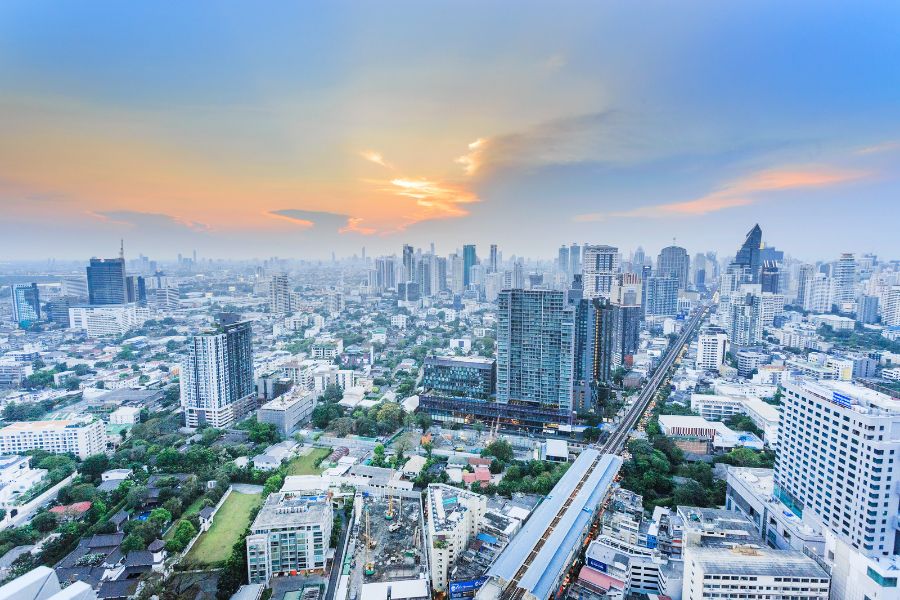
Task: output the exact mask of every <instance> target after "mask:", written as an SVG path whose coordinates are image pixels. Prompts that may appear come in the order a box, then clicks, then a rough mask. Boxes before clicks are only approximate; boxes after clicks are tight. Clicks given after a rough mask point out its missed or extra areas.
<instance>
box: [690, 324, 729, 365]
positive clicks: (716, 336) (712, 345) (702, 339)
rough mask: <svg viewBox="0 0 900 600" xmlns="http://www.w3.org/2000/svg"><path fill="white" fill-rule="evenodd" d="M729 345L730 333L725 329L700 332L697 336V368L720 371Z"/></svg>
mask: <svg viewBox="0 0 900 600" xmlns="http://www.w3.org/2000/svg"><path fill="white" fill-rule="evenodd" d="M729 347H730V345H729V343H728V334H727V333H725V331H723V330H720V329H711V330H707V331H704V332H702V333H700V335H699V336H697V362H696V366H697V368H698V369H703V370H705V371H718V370H719V367H720V366H722V365H723V364H724V363H725V357H726V356H727V355H728V349H729Z"/></svg>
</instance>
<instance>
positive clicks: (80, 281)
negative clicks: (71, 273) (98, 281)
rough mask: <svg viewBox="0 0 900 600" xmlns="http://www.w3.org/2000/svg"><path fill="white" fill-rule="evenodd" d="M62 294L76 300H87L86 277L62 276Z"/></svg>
mask: <svg viewBox="0 0 900 600" xmlns="http://www.w3.org/2000/svg"><path fill="white" fill-rule="evenodd" d="M62 292H63V296H69V297H71V298H75V299H76V301H78V300H81V301H83V300H87V298H88V287H87V279H85V278H84V277H78V276H76V277H63V279H62Z"/></svg>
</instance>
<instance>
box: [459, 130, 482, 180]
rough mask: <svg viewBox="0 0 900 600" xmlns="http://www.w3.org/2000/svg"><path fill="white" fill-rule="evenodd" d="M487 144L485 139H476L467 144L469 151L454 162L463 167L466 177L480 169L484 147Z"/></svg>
mask: <svg viewBox="0 0 900 600" xmlns="http://www.w3.org/2000/svg"><path fill="white" fill-rule="evenodd" d="M486 144H487V140H486V139H485V138H478V139H477V140H475V141H474V142H472V143H471V144H469V151H468V152H467V153H466V154H463V155H462V156H460V157H458V158H457V159H456V162H457V163H458V164H461V165H462V166H463V170H464V171H465V172H466V175H474V174H475V173H476V172H478V169H479V168H480V167H481V165H482V162H483V156H484V147H485V145H486Z"/></svg>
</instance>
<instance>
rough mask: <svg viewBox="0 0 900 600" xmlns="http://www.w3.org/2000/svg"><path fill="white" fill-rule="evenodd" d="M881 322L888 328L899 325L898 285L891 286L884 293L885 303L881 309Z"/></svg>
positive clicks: (899, 287)
mask: <svg viewBox="0 0 900 600" xmlns="http://www.w3.org/2000/svg"><path fill="white" fill-rule="evenodd" d="M881 322H882V323H884V324H885V325H887V326H888V327H896V326H898V325H900V285H895V286H892V287H891V289H890V290H888V291H887V292H886V293H885V301H884V304H883V308H882V309H881Z"/></svg>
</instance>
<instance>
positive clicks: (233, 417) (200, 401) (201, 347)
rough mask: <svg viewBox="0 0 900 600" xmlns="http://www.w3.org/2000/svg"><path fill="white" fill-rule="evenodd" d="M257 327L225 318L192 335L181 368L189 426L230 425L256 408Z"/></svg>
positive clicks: (186, 419)
mask: <svg viewBox="0 0 900 600" xmlns="http://www.w3.org/2000/svg"><path fill="white" fill-rule="evenodd" d="M252 338H253V329H252V326H251V323H250V321H237V320H236V319H234V318H230V317H229V318H223V319H222V320H221V321H220V323H219V325H218V327H217V328H216V329H215V330H214V331H211V332H209V333H204V334H200V335H196V336H194V337H193V338H191V340H190V342H189V347H188V356H187V359H186V360H185V362H184V364H183V365H182V369H181V405H182V407H183V408H184V417H185V424H186V425H187V426H188V427H198V426H200V425H204V424H205V425H210V426H211V427H217V428H223V427H229V426H231V425H232V424H234V423H235V422H237V421H238V420H240V419H241V418H243V416H244V415H246V414H247V412H248V411H249V410H252V409H253V408H255V406H254V405H253V404H254V402H255V398H256V386H255V382H254V379H253V344H252Z"/></svg>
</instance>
